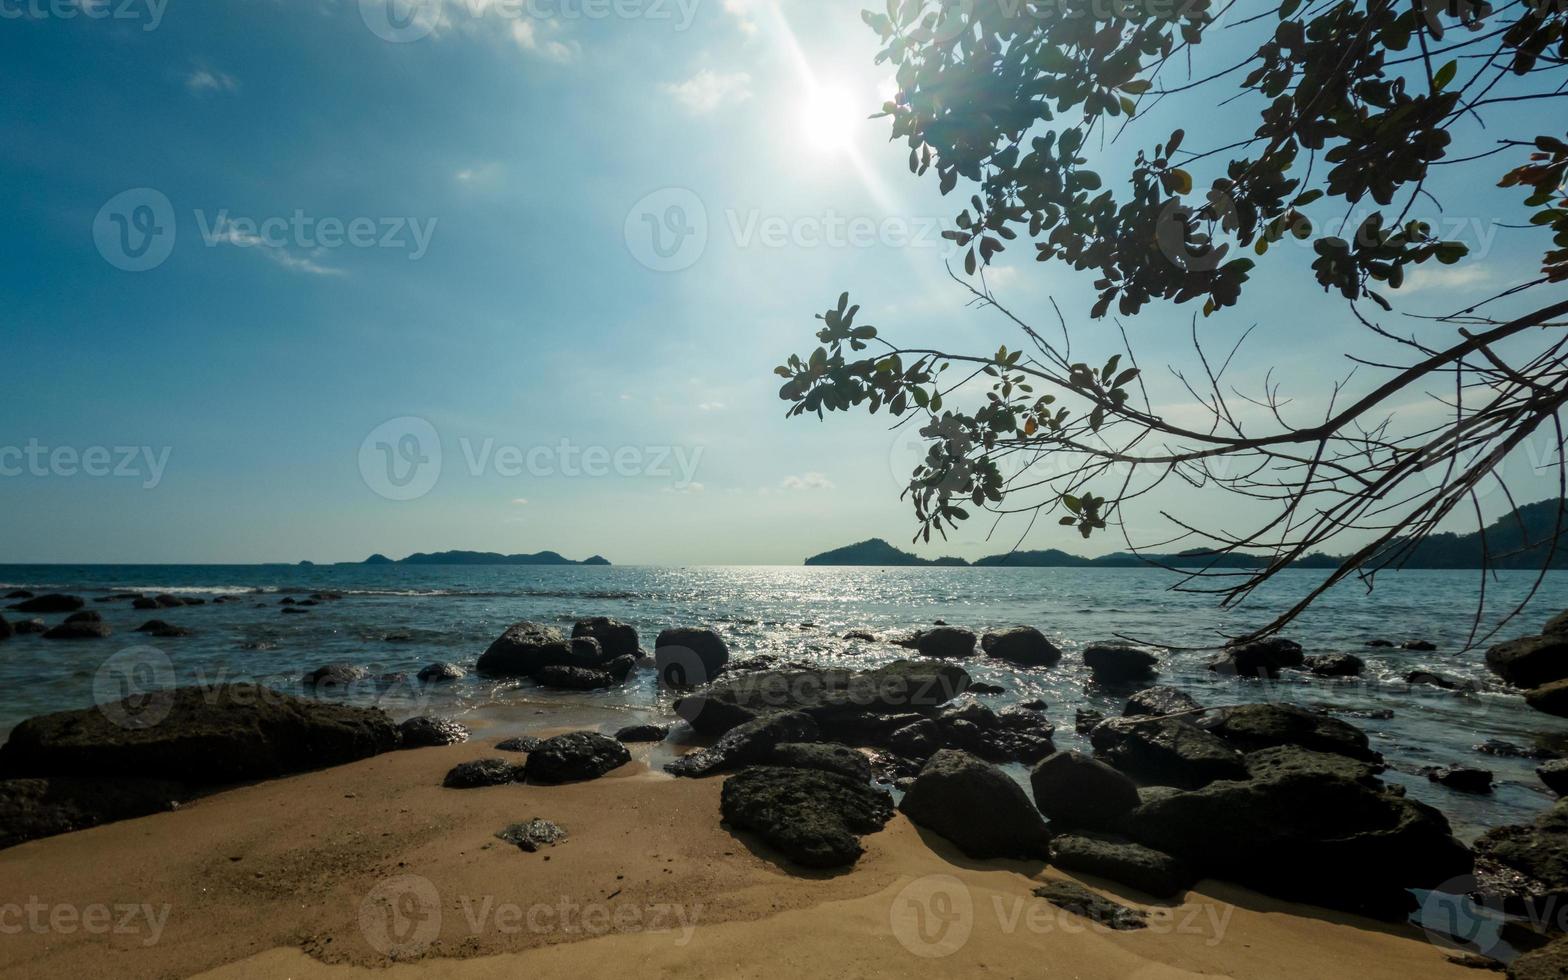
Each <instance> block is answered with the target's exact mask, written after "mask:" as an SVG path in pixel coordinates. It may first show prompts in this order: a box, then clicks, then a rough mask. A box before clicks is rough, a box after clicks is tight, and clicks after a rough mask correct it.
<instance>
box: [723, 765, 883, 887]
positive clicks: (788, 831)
mask: <svg viewBox="0 0 1568 980" xmlns="http://www.w3.org/2000/svg"><path fill="white" fill-rule="evenodd" d="M719 809H720V812H721V813H722V815H723V817H724V820H725V821H726V822H727V823H728V824H729V825H730V826H731V827H732V828H735V829H737V830H749V831H752V832H754V833H756V834H757V835H758V836H759V837H761V838H762V840H763V841H764V842H766V843H767V844H768V845H769V846H771V847H773V848H774V849H775V850H777V851H779V852H780V853H782V854H783V855H784V856H785V857H787V858H789V859H790V860H791V861H794V862H795V863H797V864H800V865H804V866H805V867H809V868H841V867H847V866H849V865H852V864H854V863H855V861H857V860H858V859H859V858H860V855H861V854H862V853H864V851H865V847H864V846H863V845H862V844H861V843H860V838H861V837H862V836H864V835H866V834H872V833H875V832H877V831H878V830H881V829H882V828H883V826H885V825H886V824H887V822H888V820H889V819H891V818H892V816H893V798H892V797H891V796H890V795H888V793H887V792H886V791H885V790H880V789H876V788H874V787H871V786H868V785H866V784H865V783H862V782H857V781H855V780H852V779H848V778H846V777H844V776H840V775H838V774H837V773H832V772H825V771H822V770H820V769H791V768H785V767H782V766H752V767H751V768H749V769H744V770H742V771H741V772H739V773H737V774H735V775H733V776H731V777H729V778H728V779H726V780H725V782H724V789H723V790H722V792H721V794H720V803H719Z"/></svg>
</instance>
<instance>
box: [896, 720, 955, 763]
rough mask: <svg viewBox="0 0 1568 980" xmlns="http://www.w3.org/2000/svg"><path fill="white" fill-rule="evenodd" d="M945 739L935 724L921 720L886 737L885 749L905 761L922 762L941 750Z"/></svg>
mask: <svg viewBox="0 0 1568 980" xmlns="http://www.w3.org/2000/svg"><path fill="white" fill-rule="evenodd" d="M945 739H946V736H945V735H944V734H943V732H942V729H941V728H939V727H937V723H936V722H934V721H932V720H931V719H930V718H922V719H920V720H919V721H917V722H914V723H913V724H909V725H905V726H904V727H903V728H900V729H898V730H897V731H895V732H893V734H892V735H890V736H889V737H888V740H887V747H888V748H890V749H892V750H893V751H894V752H897V753H898V754H899V755H901V756H903V757H904V758H906V759H915V760H918V761H920V762H924V761H925V760H927V759H929V758H931V757H932V756H933V755H935V754H936V753H937V751H938V750H939V749H941V748H942V743H943V742H944V741H945Z"/></svg>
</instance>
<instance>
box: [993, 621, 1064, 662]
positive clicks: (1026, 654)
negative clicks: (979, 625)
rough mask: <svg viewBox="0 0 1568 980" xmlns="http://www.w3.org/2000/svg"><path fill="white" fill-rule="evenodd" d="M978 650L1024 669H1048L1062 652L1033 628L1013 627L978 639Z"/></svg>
mask: <svg viewBox="0 0 1568 980" xmlns="http://www.w3.org/2000/svg"><path fill="white" fill-rule="evenodd" d="M980 648H981V649H982V650H984V651H985V652H986V654H987V655H988V656H992V657H996V658H997V659H998V660H1006V661H1008V662H1010V663H1015V664H1021V665H1023V666H1025V667H1050V666H1052V665H1053V664H1055V663H1056V662H1057V661H1058V660H1061V659H1062V651H1060V650H1058V649H1057V648H1056V644H1054V643H1052V642H1051V641H1050V640H1047V639H1046V638H1045V634H1044V633H1041V632H1040V631H1039V630H1037V629H1035V628H1034V627H1033V626H1014V627H1012V628H1011V629H1005V630H997V631H996V632H994V633H987V634H985V635H984V636H983V637H981V638H980Z"/></svg>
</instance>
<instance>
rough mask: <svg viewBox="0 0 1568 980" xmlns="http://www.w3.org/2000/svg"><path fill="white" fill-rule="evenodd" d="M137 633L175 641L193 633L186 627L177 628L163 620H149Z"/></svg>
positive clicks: (138, 628)
mask: <svg viewBox="0 0 1568 980" xmlns="http://www.w3.org/2000/svg"><path fill="white" fill-rule="evenodd" d="M136 632H138V633H146V634H148V635H150V636H154V637H157V638H158V639H160V640H166V639H174V638H176V637H181V636H190V635H191V631H190V630H188V629H186V628H185V627H183V626H175V625H174V624H173V623H166V622H164V621H163V620H161V619H149V620H148V621H147V622H145V623H143V624H141V625H140V626H138V627H136Z"/></svg>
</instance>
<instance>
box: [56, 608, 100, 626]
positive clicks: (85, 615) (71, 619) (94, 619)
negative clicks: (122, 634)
mask: <svg viewBox="0 0 1568 980" xmlns="http://www.w3.org/2000/svg"><path fill="white" fill-rule="evenodd" d="M65 622H66V623H67V624H72V623H101V622H103V615H102V614H101V613H98V612H96V611H94V610H91V609H89V610H88V611H86V612H79V613H72V614H71V615H69V616H67V617H65Z"/></svg>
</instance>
